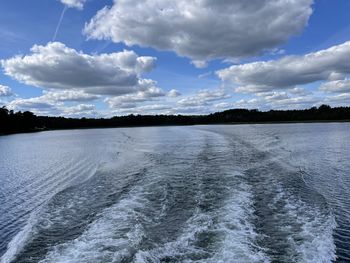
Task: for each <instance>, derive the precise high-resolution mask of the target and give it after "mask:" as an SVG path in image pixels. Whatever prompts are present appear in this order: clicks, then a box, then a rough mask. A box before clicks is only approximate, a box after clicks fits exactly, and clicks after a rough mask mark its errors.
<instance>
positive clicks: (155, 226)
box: [0, 123, 350, 263]
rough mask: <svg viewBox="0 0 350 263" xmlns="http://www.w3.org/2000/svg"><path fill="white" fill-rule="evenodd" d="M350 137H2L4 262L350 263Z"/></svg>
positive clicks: (317, 130) (213, 130)
mask: <svg viewBox="0 0 350 263" xmlns="http://www.w3.org/2000/svg"><path fill="white" fill-rule="evenodd" d="M349 131H350V124H347V123H346V124H279V125H278V124H276V125H237V126H194V127H154V128H130V129H104V130H74V131H50V132H42V133H35V134H19V135H11V136H3V137H0V182H1V184H0V256H1V260H0V262H1V263H7V262H16V263H21V262H26V263H27V262H29V263H30V262H42V263H48V262H55V263H56V262H91V263H92V262H94V263H95V262H315V263H320V262H333V261H334V262H349V261H350V201H349V200H350V191H349V190H350V176H349V171H350V162H349V160H350V132H349Z"/></svg>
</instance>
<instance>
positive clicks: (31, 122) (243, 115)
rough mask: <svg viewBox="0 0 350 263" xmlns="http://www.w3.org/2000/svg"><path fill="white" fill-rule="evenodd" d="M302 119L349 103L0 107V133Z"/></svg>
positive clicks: (347, 113)
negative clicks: (43, 111)
mask: <svg viewBox="0 0 350 263" xmlns="http://www.w3.org/2000/svg"><path fill="white" fill-rule="evenodd" d="M304 121H350V107H336V108H332V107H330V106H328V105H321V106H320V107H318V108H316V107H312V108H310V109H304V110H270V111H259V110H256V109H254V110H248V109H231V110H226V111H222V112H216V113H212V114H208V115H133V114H131V115H128V116H115V117H112V118H108V119H106V118H65V117H49V116H36V115H35V114H34V113H32V112H29V111H25V112H21V111H18V112H14V111H12V110H8V109H7V108H6V107H2V108H0V134H11V133H21V132H34V131H43V130H57V129H78V128H115V127H133V126H157V125H196V124H230V123H231V124H233V123H270V122H272V123H273V122H304Z"/></svg>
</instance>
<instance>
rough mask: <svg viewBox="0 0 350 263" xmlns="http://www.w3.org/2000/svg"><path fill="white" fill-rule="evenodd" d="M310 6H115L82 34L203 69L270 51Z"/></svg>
mask: <svg viewBox="0 0 350 263" xmlns="http://www.w3.org/2000/svg"><path fill="white" fill-rule="evenodd" d="M312 2H313V1H312V0H298V1H296V0H293V1H290V0H275V1H271V0H249V1H247V0H218V1H213V0H199V1H187V0H179V1H173V0H144V1H131V0H115V1H114V4H113V5H112V6H111V7H107V6H106V7H104V8H103V9H102V10H100V11H99V12H98V13H97V14H96V15H95V16H94V17H93V18H92V19H91V21H90V22H89V23H87V24H86V25H85V29H84V32H85V34H86V35H87V36H88V37H89V38H93V39H111V40H112V41H114V42H116V43H119V42H124V43H125V44H126V45H128V46H132V45H139V46H147V47H153V48H155V49H158V50H170V51H174V52H176V53H177V54H178V55H180V56H186V57H189V58H191V59H192V60H193V63H194V64H195V65H196V66H199V67H203V66H205V65H206V61H207V60H210V59H214V58H240V57H245V56H251V55H255V54H258V53H260V52H261V51H264V50H267V49H272V48H274V47H276V46H277V45H279V44H281V43H283V42H285V41H286V40H287V39H288V38H289V37H290V36H292V35H294V34H297V33H299V32H300V31H301V30H302V29H303V28H304V27H305V25H306V24H307V22H308V19H309V17H310V15H311V13H312V8H311V5H312Z"/></svg>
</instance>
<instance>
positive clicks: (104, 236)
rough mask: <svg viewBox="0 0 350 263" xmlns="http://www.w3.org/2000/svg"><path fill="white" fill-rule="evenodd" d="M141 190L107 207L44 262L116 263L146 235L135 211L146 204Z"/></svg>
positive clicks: (58, 246)
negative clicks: (81, 231)
mask: <svg viewBox="0 0 350 263" xmlns="http://www.w3.org/2000/svg"><path fill="white" fill-rule="evenodd" d="M139 193H140V190H138V191H137V190H135V191H131V192H130V194H128V195H127V196H126V197H125V198H123V199H122V200H121V201H120V202H118V203H117V204H116V205H114V206H112V207H110V208H107V209H105V210H104V211H103V212H102V213H101V214H100V215H99V217H98V219H97V220H95V221H94V222H92V223H91V224H90V226H89V227H88V229H87V230H86V231H85V232H84V233H83V234H82V235H81V236H80V237H78V238H77V239H75V240H73V241H70V242H67V243H64V244H60V245H57V246H55V247H54V248H52V249H51V251H50V252H49V253H48V254H47V256H46V258H45V259H43V260H42V261H41V262H42V263H48V262H55V263H60V262H62V263H63V262H71V263H74V262H116V261H120V260H121V259H122V258H123V257H125V256H128V255H129V254H130V253H131V250H132V248H133V247H135V246H137V244H138V243H140V242H141V240H142V238H143V227H142V224H141V223H138V222H137V218H138V217H139V216H141V215H140V214H139V213H138V212H137V211H136V210H137V209H140V208H142V207H143V201H144V200H142V199H141V196H140V194H139Z"/></svg>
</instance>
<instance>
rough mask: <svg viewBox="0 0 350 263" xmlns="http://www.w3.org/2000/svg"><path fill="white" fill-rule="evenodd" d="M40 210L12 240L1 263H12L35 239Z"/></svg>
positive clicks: (32, 215) (34, 213)
mask: <svg viewBox="0 0 350 263" xmlns="http://www.w3.org/2000/svg"><path fill="white" fill-rule="evenodd" d="M38 213H39V210H36V211H34V212H33V213H32V214H31V215H30V217H29V219H28V222H27V224H26V225H25V226H24V227H23V228H22V229H21V230H20V231H19V232H18V233H17V234H16V235H15V236H14V237H13V238H12V240H11V241H10V242H9V243H8V245H7V250H6V252H5V254H3V255H2V257H1V260H0V263H10V262H13V260H14V259H15V258H16V256H17V254H18V253H19V252H20V251H21V250H22V249H23V248H24V247H25V245H26V244H27V242H28V241H29V240H30V239H31V238H32V237H33V235H34V233H35V228H34V226H35V225H36V222H37V220H38V216H37V214H38Z"/></svg>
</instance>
